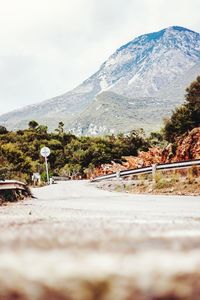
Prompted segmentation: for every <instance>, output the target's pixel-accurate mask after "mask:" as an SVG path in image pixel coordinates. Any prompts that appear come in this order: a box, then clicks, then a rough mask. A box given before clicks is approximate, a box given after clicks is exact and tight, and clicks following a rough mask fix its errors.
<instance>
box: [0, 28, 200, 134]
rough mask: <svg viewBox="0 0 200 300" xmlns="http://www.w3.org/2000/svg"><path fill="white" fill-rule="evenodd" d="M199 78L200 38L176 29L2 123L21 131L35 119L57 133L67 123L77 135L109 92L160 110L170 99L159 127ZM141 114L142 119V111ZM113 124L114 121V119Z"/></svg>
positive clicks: (144, 40)
mask: <svg viewBox="0 0 200 300" xmlns="http://www.w3.org/2000/svg"><path fill="white" fill-rule="evenodd" d="M194 70H195V71H194ZM199 73H200V34H199V33H197V32H194V31H192V30H190V29H187V28H184V27H180V26H171V27H168V28H165V29H162V30H160V31H158V32H153V33H147V34H144V35H141V36H139V37H136V38H135V39H133V40H132V41H130V42H128V43H126V44H124V45H123V46H121V47H119V48H118V49H117V50H116V51H115V52H114V53H113V54H112V55H110V56H109V58H108V59H107V60H106V61H105V62H104V63H103V64H102V65H101V66H100V68H99V70H98V71H97V72H96V73H95V74H93V75H92V76H90V77H89V78H88V79H86V80H85V81H83V83H81V84H80V85H79V86H77V87H75V88H74V89H73V90H71V91H69V92H67V93H64V94H62V95H60V96H58V97H54V98H52V99H49V100H45V101H42V102H41V103H39V104H33V105H30V106H27V107H25V108H22V109H19V110H15V111H13V112H10V113H7V114H4V115H2V116H0V123H1V124H4V125H7V126H8V127H10V128H20V126H21V127H23V126H25V122H28V121H29V120H30V119H32V118H35V119H36V120H37V121H39V122H41V121H42V122H43V123H46V124H47V125H49V127H50V129H53V127H54V128H55V126H56V124H55V121H56V122H57V123H58V122H59V121H60V120H61V119H62V120H63V121H64V122H65V124H66V125H65V126H66V127H65V128H66V129H67V130H69V129H71V130H73V131H76V130H75V127H76V126H75V127H74V128H73V127H72V128H71V125H72V124H75V123H76V122H77V121H78V120H81V119H82V115H83V111H85V110H87V109H88V110H89V111H91V109H90V105H92V103H93V102H94V101H95V99H96V97H97V96H98V95H99V94H101V93H103V92H105V91H108V92H110V93H114V94H116V95H119V97H122V98H123V97H127V98H131V99H135V100H136V101H137V99H141V98H149V99H151V98H152V97H153V98H154V99H155V104H156V105H158V102H159V101H158V100H160V101H163V103H165V101H166V100H169V99H170V101H171V102H172V103H171V104H172V105H171V104H170V105H169V107H167V108H166V109H164V110H163V112H162V111H160V108H159V109H158V110H159V112H160V113H161V116H160V120H158V125H159V124H161V121H162V118H163V117H165V116H168V115H169V114H170V111H171V109H173V107H175V106H176V105H178V104H180V103H181V102H182V101H183V100H184V90H185V88H186V86H183V84H182V82H184V85H188V84H190V82H189V78H191V79H190V80H191V81H192V80H195V77H196V76H197V75H198V74H199ZM185 74H188V75H187V77H188V81H187V80H185V79H184V76H185ZM193 77H194V78H193ZM183 79H184V80H183ZM176 85H177V86H176ZM169 88H170V90H169ZM111 98H112V97H111ZM112 102H113V98H112ZM152 105H153V104H152ZM160 107H163V105H160ZM126 109H128V106H127V107H126V105H125V107H124V113H126ZM152 109H153V107H152ZM91 114H92V112H91ZM140 114H141V117H142V111H140ZM31 117H32V118H31ZM28 118H29V120H28ZM59 118H60V119H59ZM98 119H100V116H98ZM110 119H113V118H112V116H110ZM102 122H103V120H102ZM125 123H126V122H125ZM133 123H135V122H133ZM19 124H22V125H20V126H19ZM138 125H139V127H141V126H140V125H142V126H143V127H146V128H145V129H146V130H148V126H149V125H148V122H147V126H145V123H144V122H143V123H141V124H138ZM99 126H100V127H102V126H104V124H103V123H102V124H99ZM80 127H81V124H80ZM83 127H84V128H85V130H83V131H82V134H88V132H87V129H86V127H87V126H86V127H85V124H83ZM110 129H112V128H109V124H108V125H107V131H106V132H105V133H109V132H110ZM151 129H152V128H151ZM123 130H126V128H123V122H122V124H121V131H123ZM79 131H80V130H79ZM96 134H98V130H97V132H96Z"/></svg>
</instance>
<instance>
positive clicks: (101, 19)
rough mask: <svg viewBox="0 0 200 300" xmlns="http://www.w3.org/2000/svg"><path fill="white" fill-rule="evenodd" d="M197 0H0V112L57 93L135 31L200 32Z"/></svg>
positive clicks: (89, 72)
mask: <svg viewBox="0 0 200 300" xmlns="http://www.w3.org/2000/svg"><path fill="white" fill-rule="evenodd" d="M199 12H200V0H0V114H2V113H4V112H7V111H10V110H12V109H16V108H19V107H22V106H24V105H27V104H31V103H36V102H39V101H42V100H45V99H48V98H51V97H53V96H58V95H60V94H62V93H65V92H67V91H68V90H70V89H72V88H74V87H75V86H76V85H78V84H79V83H81V82H82V81H83V80H85V79H86V78H88V77H89V76H90V75H92V74H93V73H94V72H96V71H97V70H98V68H99V66H100V65H101V64H102V63H103V62H104V61H105V60H106V59H107V58H108V56H110V55H111V54H112V53H113V52H114V51H115V50H116V49H117V48H118V47H120V46H121V45H123V44H125V43H126V42H128V41H130V40H132V39H133V38H135V37H136V36H138V35H140V34H143V33H147V32H152V31H158V30H160V29H163V28H166V27H168V26H172V25H180V26H184V27H187V28H189V29H192V30H194V31H197V32H200V15H199Z"/></svg>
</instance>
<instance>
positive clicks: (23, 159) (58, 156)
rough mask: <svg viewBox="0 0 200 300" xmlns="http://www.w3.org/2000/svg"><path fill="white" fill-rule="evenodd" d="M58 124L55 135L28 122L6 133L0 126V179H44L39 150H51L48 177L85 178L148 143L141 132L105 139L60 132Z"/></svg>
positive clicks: (143, 148) (144, 148) (60, 127)
mask: <svg viewBox="0 0 200 300" xmlns="http://www.w3.org/2000/svg"><path fill="white" fill-rule="evenodd" d="M63 127H64V124H63V123H62V122H60V123H59V125H58V128H56V129H55V132H53V133H48V128H47V127H46V126H43V125H39V124H37V122H35V121H30V122H29V127H28V129H25V130H18V131H16V132H14V131H8V130H7V129H6V128H4V127H2V126H1V127H0V179H1V180H3V179H5V178H6V179H11V178H12V179H20V180H24V181H26V182H30V179H31V175H32V174H33V173H34V172H39V173H40V174H42V179H45V178H44V177H45V172H44V171H45V170H44V158H43V157H41V155H40V149H41V148H42V147H43V146H47V147H49V148H50V149H51V155H50V156H49V158H48V163H49V169H50V175H57V176H69V177H70V176H76V175H77V174H78V175H80V176H81V177H84V176H86V174H87V173H88V172H91V171H92V170H93V169H94V168H96V167H97V166H99V165H101V164H103V163H108V162H110V161H111V160H115V161H119V160H121V159H122V156H125V155H137V153H138V151H139V150H147V149H148V147H149V143H148V141H147V140H146V138H145V136H144V132H143V131H142V130H134V131H132V132H130V133H129V134H126V135H125V134H119V135H116V136H115V135H111V136H105V137H77V136H75V135H73V134H71V133H66V132H64V130H63Z"/></svg>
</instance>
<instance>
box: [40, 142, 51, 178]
mask: <svg viewBox="0 0 200 300" xmlns="http://www.w3.org/2000/svg"><path fill="white" fill-rule="evenodd" d="M50 153H51V150H50V149H49V148H48V147H43V148H42V149H41V150H40V154H41V155H42V156H43V157H44V159H45V166H46V173H47V183H48V184H49V170H48V163H47V157H48V156H49V155H50Z"/></svg>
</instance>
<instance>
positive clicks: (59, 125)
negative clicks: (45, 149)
mask: <svg viewBox="0 0 200 300" xmlns="http://www.w3.org/2000/svg"><path fill="white" fill-rule="evenodd" d="M64 125H65V124H64V123H63V122H62V121H60V122H59V123H58V128H56V129H55V131H56V132H57V133H58V134H62V133H63V132H64Z"/></svg>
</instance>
